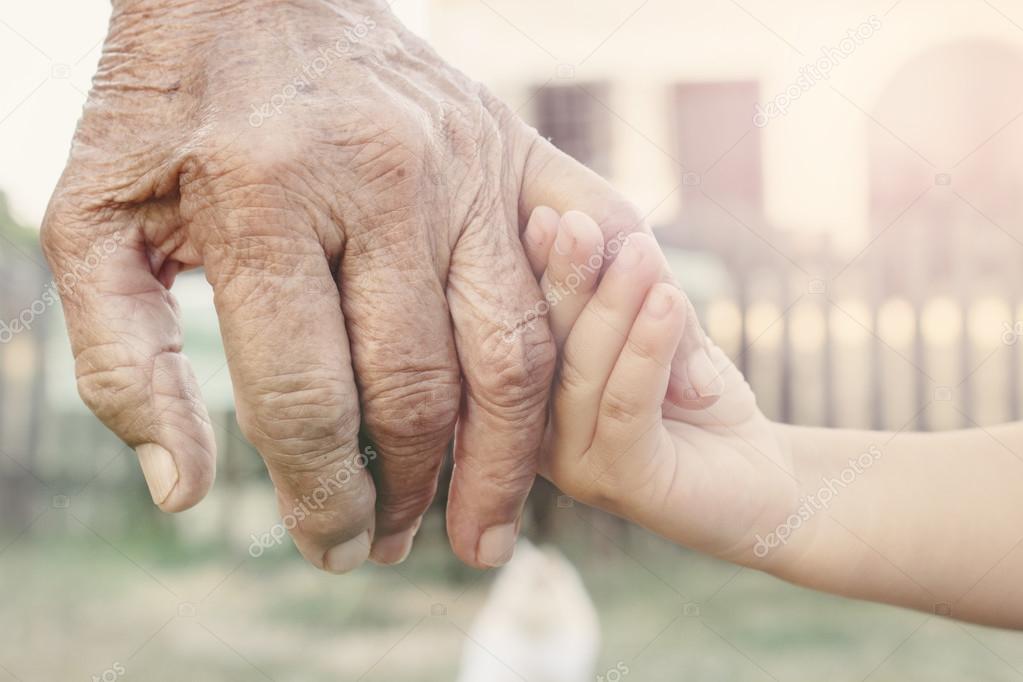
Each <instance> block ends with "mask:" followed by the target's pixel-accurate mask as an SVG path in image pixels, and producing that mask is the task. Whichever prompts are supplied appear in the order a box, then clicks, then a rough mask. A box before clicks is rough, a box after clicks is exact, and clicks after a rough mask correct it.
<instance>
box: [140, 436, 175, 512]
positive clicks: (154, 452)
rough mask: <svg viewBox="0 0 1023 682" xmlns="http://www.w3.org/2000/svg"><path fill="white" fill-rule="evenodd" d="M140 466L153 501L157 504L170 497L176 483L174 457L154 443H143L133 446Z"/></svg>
mask: <svg viewBox="0 0 1023 682" xmlns="http://www.w3.org/2000/svg"><path fill="white" fill-rule="evenodd" d="M135 452H136V453H137V454H138V456H139V464H140V465H141V466H142V475H143V476H145V477H146V485H148V486H149V494H150V495H151V496H152V498H153V502H154V503H155V504H156V505H157V506H159V505H161V504H163V503H164V502H166V501H167V498H168V497H170V494H171V491H173V490H174V486H176V485H177V484H178V478H179V474H178V466H177V465H176V464H175V463H174V457H173V455H171V453H170V452H168V451H167V449H166V448H164V447H162V446H160V445H157V444H156V443H143V444H142V445H140V446H138V447H137V448H135Z"/></svg>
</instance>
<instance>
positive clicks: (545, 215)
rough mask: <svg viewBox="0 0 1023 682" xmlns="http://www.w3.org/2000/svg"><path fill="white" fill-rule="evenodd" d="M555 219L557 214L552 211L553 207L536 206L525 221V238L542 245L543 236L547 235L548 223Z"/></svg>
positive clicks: (531, 242)
mask: <svg viewBox="0 0 1023 682" xmlns="http://www.w3.org/2000/svg"><path fill="white" fill-rule="evenodd" d="M557 219H558V214H557V213H556V212H555V211H554V209H551V208H548V207H547V206H538V207H536V209H534V210H533V214H532V215H531V216H530V218H529V222H528V223H526V234H525V237H526V240H527V241H528V242H529V243H530V244H535V245H537V246H542V245H543V243H544V238H545V237H546V236H547V229H548V228H547V226H548V225H550V224H551V222H552V221H557ZM555 224H556V223H555Z"/></svg>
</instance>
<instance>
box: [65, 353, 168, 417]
mask: <svg viewBox="0 0 1023 682" xmlns="http://www.w3.org/2000/svg"><path fill="white" fill-rule="evenodd" d="M75 376H76V383H77V388H78V394H79V396H81V398H82V402H84V403H85V405H86V406H87V407H88V408H89V409H90V410H91V411H92V412H93V414H95V415H96V416H97V417H98V418H99V419H100V421H102V422H104V423H105V424H112V423H115V421H116V420H117V419H118V418H119V417H121V416H122V412H123V410H124V408H125V406H128V405H132V406H139V405H145V404H147V403H148V402H149V397H150V396H149V386H150V377H149V375H148V373H147V372H146V369H145V368H144V367H143V366H142V365H140V364H139V363H138V359H137V358H135V357H133V356H132V354H131V353H129V352H128V351H127V350H126V349H125V347H124V346H123V345H121V344H110V345H107V346H92V347H89V348H86V349H84V350H82V351H81V352H80V353H78V355H77V357H76V358H75Z"/></svg>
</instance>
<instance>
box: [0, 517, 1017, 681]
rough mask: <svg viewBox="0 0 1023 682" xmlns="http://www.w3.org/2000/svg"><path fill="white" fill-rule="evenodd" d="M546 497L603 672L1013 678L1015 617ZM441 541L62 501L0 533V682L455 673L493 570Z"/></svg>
mask: <svg viewBox="0 0 1023 682" xmlns="http://www.w3.org/2000/svg"><path fill="white" fill-rule="evenodd" d="M557 513H558V514H559V515H561V517H562V518H560V519H559V522H560V523H561V527H562V532H563V534H564V536H565V538H566V542H567V546H566V553H567V554H568V555H569V557H570V558H571V559H572V560H573V562H574V563H575V564H576V566H577V567H578V568H579V569H580V571H581V573H582V574H583V578H584V580H585V582H586V584H587V587H588V589H589V590H590V593H591V595H592V597H593V599H594V601H595V602H596V604H597V606H598V609H599V612H600V617H601V621H602V628H603V644H602V647H601V651H602V656H601V661H600V665H599V667H598V670H610V669H612V668H615V667H616V666H617V665H618V664H624V665H625V666H626V667H627V668H628V670H629V674H628V675H625V676H624V677H622V678H621V679H626V678H632V679H636V680H646V681H651V682H655V681H660V680H664V681H667V680H732V681H736V682H744V681H747V680H749V681H755V680H756V681H759V680H786V681H792V682H796V681H800V680H806V681H811V680H813V681H817V680H823V679H827V680H851V681H854V682H855V681H860V680H873V681H875V682H883V681H891V682H895V681H904V680H928V681H934V680H1017V679H1019V678H1020V677H1021V676H1023V636H1021V635H1019V634H1016V633H1005V632H997V631H993V630H986V629H983V628H975V627H966V626H962V625H959V624H956V623H951V622H948V621H942V620H940V619H937V618H934V617H930V616H928V615H925V614H918V613H914V612H908V611H903V610H899V609H892V608H886V607H881V606H875V605H870V604H865V603H858V602H850V601H844V600H840V599H836V598H831V597H825V596H821V595H815V594H812V593H810V592H808V591H805V590H801V589H798V588H795V587H791V586H788V585H786V584H784V583H781V582H779V581H776V580H774V579H771V578H769V577H767V576H764V575H760V574H757V573H754V572H751V571H746V570H741V571H738V570H737V569H735V568H733V567H730V566H727V565H723V564H721V563H719V562H715V561H712V560H709V559H706V558H703V557H699V556H696V555H693V554H691V553H689V552H686V551H684V550H679V549H677V548H673V547H670V546H668V545H667V544H666V543H663V542H661V541H660V540H657V539H655V538H652V537H649V536H646V535H644V534H641V533H638V532H631V533H629V534H628V535H627V536H625V537H624V540H623V541H622V542H621V543H620V544H616V543H618V540H616V541H615V542H614V543H613V542H612V541H611V540H610V539H609V537H610V536H606V535H604V534H603V530H602V527H604V526H606V525H607V524H608V523H609V521H608V520H607V519H605V518H603V517H601V516H598V515H595V514H592V513H591V512H589V511H588V510H583V509H579V508H569V509H559V510H558V512H557ZM442 542H443V538H442V535H441V529H440V525H439V518H438V517H434V518H432V519H430V521H429V523H428V525H427V526H426V527H425V528H424V531H423V536H422V539H421V540H420V541H419V543H418V545H417V549H416V552H415V553H414V554H413V556H412V558H411V559H410V560H409V562H408V563H407V564H405V565H403V566H401V567H398V568H395V569H388V568H379V567H368V568H366V569H364V570H361V571H359V572H357V573H356V574H355V575H352V576H347V577H333V576H328V575H324V574H320V573H317V572H316V571H314V570H313V569H310V568H308V567H306V566H305V565H304V564H302V563H301V562H300V561H299V560H298V558H297V555H296V554H295V553H294V551H293V550H292V549H291V548H290V547H281V548H278V549H275V550H272V551H271V552H268V553H267V554H266V555H264V556H262V557H260V558H258V559H254V558H251V557H250V556H249V555H248V554H247V553H246V552H245V551H238V552H230V551H225V550H224V549H223V547H216V546H206V547H201V546H198V545H196V544H195V543H188V544H180V545H179V544H178V543H177V542H176V541H175V539H174V537H173V536H172V535H167V536H166V537H159V535H156V536H152V535H151V536H150V537H149V539H148V540H147V541H145V542H139V541H137V540H133V539H132V538H131V537H123V538H115V539H114V540H113V541H111V540H110V539H108V538H105V537H101V536H100V535H98V534H96V533H93V532H92V530H89V529H88V528H85V527H84V526H83V525H82V523H81V522H80V521H79V520H78V519H77V517H76V516H75V507H74V504H73V502H72V504H71V506H69V507H68V508H66V509H52V510H50V511H47V512H46V513H45V514H44V515H43V516H42V517H40V518H39V520H38V521H37V522H36V526H35V527H34V528H33V532H32V533H31V535H26V536H22V537H16V536H7V537H4V538H3V540H2V542H0V548H4V549H3V554H2V556H3V561H2V562H0V584H2V585H3V586H4V587H5V588H6V590H5V599H4V603H3V605H2V606H0V632H2V633H3V635H4V636H3V637H2V638H0V664H2V666H3V668H0V680H4V679H10V680H22V681H25V682H28V681H29V680H40V681H41V680H58V681H61V682H63V681H66V680H75V679H81V680H86V679H105V680H113V679H122V678H123V679H126V680H131V679H137V680H147V681H152V682H157V681H160V680H183V679H187V680H191V681H194V682H206V681H210V682H213V681H217V682H221V681H225V680H273V681H275V682H288V681H298V680H301V681H303V682H320V681H324V682H325V681H327V680H367V681H368V680H380V681H385V680H386V681H389V682H412V681H421V682H433V681H441V680H452V679H453V678H454V676H455V671H456V669H457V662H458V658H459V655H460V652H461V650H462V647H463V646H473V645H472V644H471V643H469V642H468V639H467V636H466V634H465V633H466V632H468V631H469V630H470V628H471V623H472V619H473V616H474V614H475V612H476V611H477V609H478V608H479V606H480V604H481V601H482V600H483V599H484V598H485V593H486V589H487V586H488V584H489V582H490V578H491V576H489V575H486V574H482V573H476V572H474V571H469V570H467V569H463V568H460V567H458V566H456V565H455V564H453V563H452V562H451V560H450V558H449V557H450V554H449V552H448V550H447V548H446V547H445V546H444V545H443V544H442ZM118 670H122V671H123V673H121V674H118V673H117V672H116V671H118ZM104 673H106V677H104ZM5 675H6V677H5ZM93 676H94V677H93ZM609 679H610V678H609Z"/></svg>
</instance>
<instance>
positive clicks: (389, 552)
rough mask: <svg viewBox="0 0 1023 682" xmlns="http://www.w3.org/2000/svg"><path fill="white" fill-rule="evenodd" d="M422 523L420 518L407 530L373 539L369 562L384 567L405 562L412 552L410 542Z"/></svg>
mask: <svg viewBox="0 0 1023 682" xmlns="http://www.w3.org/2000/svg"><path fill="white" fill-rule="evenodd" d="M422 522H423V519H422V518H420V519H419V520H418V521H416V523H415V525H414V526H412V527H411V528H409V529H408V530H404V531H402V532H400V533H394V534H393V535H386V536H384V537H382V538H376V539H374V540H373V550H372V551H371V552H370V553H369V558H370V560H372V561H373V562H374V563H377V564H383V565H384V566H393V565H394V564H400V563H401V562H403V561H405V559H407V558H408V555H409V553H410V552H411V551H412V541H413V540H414V539H415V537H416V533H417V532H419V526H420V525H421V524H422Z"/></svg>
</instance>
